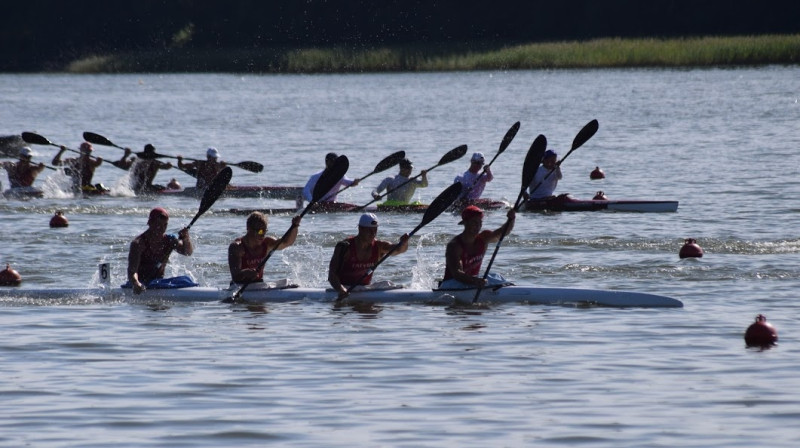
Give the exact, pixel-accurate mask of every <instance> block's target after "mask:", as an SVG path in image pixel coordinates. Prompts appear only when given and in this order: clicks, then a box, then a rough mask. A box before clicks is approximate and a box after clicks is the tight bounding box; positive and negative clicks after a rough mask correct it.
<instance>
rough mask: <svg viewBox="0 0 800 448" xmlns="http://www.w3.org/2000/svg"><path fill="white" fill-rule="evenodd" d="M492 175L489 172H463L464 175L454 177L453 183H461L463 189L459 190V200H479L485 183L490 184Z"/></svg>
mask: <svg viewBox="0 0 800 448" xmlns="http://www.w3.org/2000/svg"><path fill="white" fill-rule="evenodd" d="M493 179H494V175H493V174H492V171H491V170H488V171H485V174H484V173H483V172H478V173H473V172H472V171H469V170H467V171H465V172H464V174H461V175H458V176H456V179H455V182H461V185H463V186H464V188H463V189H462V190H461V196H460V197H459V199H467V200H475V199H480V197H481V194H483V189H484V188H486V183H487V182H491V181H492V180H493Z"/></svg>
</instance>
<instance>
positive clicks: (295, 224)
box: [228, 212, 302, 283]
mask: <svg viewBox="0 0 800 448" xmlns="http://www.w3.org/2000/svg"><path fill="white" fill-rule="evenodd" d="M301 220H302V217H301V216H295V217H294V218H292V226H291V227H290V231H289V232H288V234H287V235H288V236H287V238H286V240H284V241H281V240H280V239H278V238H275V237H272V236H267V223H268V221H267V217H266V216H264V214H263V213H261V212H253V213H251V214H250V216H248V217H247V233H245V234H244V236H241V237H239V238H236V239H235V240H234V241H233V242H232V243H231V244H230V246H228V268H230V271H231V279H232V281H233V282H234V283H252V282H261V281H263V276H264V265H263V264H261V261H262V260H263V259H264V257H265V256H267V254H268V253H269V252H270V251H272V250H273V249H275V250H283V249H286V248H287V247H289V246H291V245H292V244H294V241H295V239H296V238H297V231H298V229H299V228H300V221H301ZM278 242H280V244H278ZM276 246H277V247H276ZM259 265H260V266H259ZM256 269H258V270H256Z"/></svg>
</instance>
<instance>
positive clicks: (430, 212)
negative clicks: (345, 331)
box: [337, 182, 464, 300]
mask: <svg viewBox="0 0 800 448" xmlns="http://www.w3.org/2000/svg"><path fill="white" fill-rule="evenodd" d="M462 188H464V186H463V185H462V184H461V183H460V182H456V183H454V184H453V185H450V186H449V187H447V189H445V190H444V191H443V192H441V193H440V194H439V196H437V197H436V199H434V200H433V202H431V205H429V206H428V208H427V209H426V210H425V214H424V215H422V221H420V223H419V225H417V227H415V228H414V230H412V231H411V232H410V233H409V234H408V237H409V238H411V237H412V236H414V234H415V233H417V231H418V230H419V229H421V228H423V227H425V225H427V224H428V223H429V222H431V221H433V220H434V219H436V217H437V216H439V215H441V214H442V212H443V211H445V210H447V209H448V208H450V206H451V205H453V202H455V200H456V199H458V196H459V195H460V194H461V189H462ZM401 244H402V242H398V243H397V244H395V245H394V246H393V247H392V248H391V249H390V250H389V252H387V253H386V255H384V256H383V257H382V258H381V259H380V260H378V262H377V263H375V266H373V267H371V268H370V269H369V270H368V271H367V273H366V274H364V275H363V276H361V278H360V279H358V281H357V282H356V284H358V283H361V281H362V280H364V279H365V278H367V277H369V276H370V275H372V273H373V272H375V269H377V268H378V266H380V264H381V263H383V262H384V261H385V260H386V259H387V258H389V256H390V255H392V254H393V253H394V251H396V250H397V249H398V248H399V247H400V245H401ZM354 287H355V285H354V286H350V287H349V288H347V292H348V294H349V293H350V290H351V289H353V288H354ZM337 300H339V299H337Z"/></svg>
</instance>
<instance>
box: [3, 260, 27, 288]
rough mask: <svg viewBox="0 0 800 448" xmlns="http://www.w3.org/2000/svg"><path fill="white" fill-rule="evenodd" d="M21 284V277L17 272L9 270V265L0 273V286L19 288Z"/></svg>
mask: <svg viewBox="0 0 800 448" xmlns="http://www.w3.org/2000/svg"><path fill="white" fill-rule="evenodd" d="M20 283H22V276H21V275H19V272H17V271H15V270H13V269H11V265H8V264H7V265H6V268H5V269H3V270H2V271H0V286H19V284H20Z"/></svg>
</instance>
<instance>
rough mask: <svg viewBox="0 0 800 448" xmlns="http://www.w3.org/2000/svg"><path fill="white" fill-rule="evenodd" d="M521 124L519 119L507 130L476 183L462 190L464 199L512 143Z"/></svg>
mask: <svg viewBox="0 0 800 448" xmlns="http://www.w3.org/2000/svg"><path fill="white" fill-rule="evenodd" d="M519 126H520V124H519V121H518V122H516V123H514V124H513V125H511V127H510V128H509V129H508V131H506V135H505V136H503V141H501V142H500V147H499V148H498V149H497V154H495V155H494V157H492V160H491V161H490V162H489V164H488V165H485V166H484V167H483V172H481V175H480V176H478V178H477V179H475V183H473V184H472V185H470V186H469V187H468V188H467V189H466V191H464V192H462V194H461V197H462V199H463V198H466V197H467V195H469V192H470V191H472V189H473V188H474V187H475V185H476V184H477V183H478V181H479V180H481V178H482V177H483V176H485V175H486V169H487V168H489V167H490V166H492V164H493V163H494V161H495V159H497V156H499V155H500V154H502V153H503V151H505V150H506V148H508V145H510V144H511V141H512V140H514V137H515V136H516V135H517V131H519Z"/></svg>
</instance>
